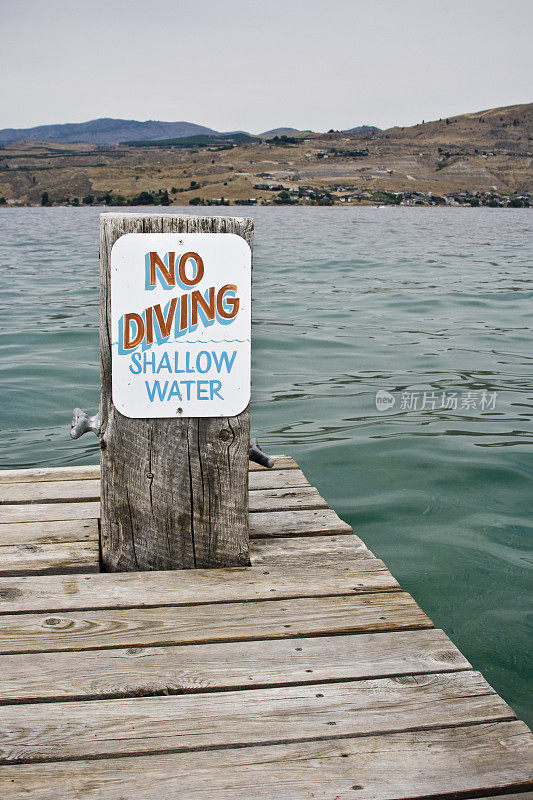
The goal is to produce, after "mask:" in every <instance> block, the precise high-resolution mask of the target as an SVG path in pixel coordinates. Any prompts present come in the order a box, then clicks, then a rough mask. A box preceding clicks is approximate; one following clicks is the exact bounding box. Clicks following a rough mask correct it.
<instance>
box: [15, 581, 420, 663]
mask: <svg viewBox="0 0 533 800" xmlns="http://www.w3.org/2000/svg"><path fill="white" fill-rule="evenodd" d="M431 626H432V623H431V620H430V619H429V618H428V617H427V616H426V614H424V612H423V611H422V610H421V609H420V607H419V606H418V605H417V604H416V603H415V601H414V600H413V598H412V597H411V596H410V595H409V594H407V593H406V592H399V591H398V592H385V593H374V594H365V595H351V596H350V595H349V596H345V595H340V596H337V597H312V598H309V597H303V598H293V599H287V600H257V601H249V602H247V603H221V604H206V605H188V606H162V607H161V606H157V607H155V608H129V609H128V610H127V611H126V612H125V611H124V610H123V609H120V608H119V609H117V608H109V609H107V608H100V609H96V610H89V611H83V610H82V611H66V612H62V613H59V612H57V613H56V612H47V613H46V614H39V613H33V614H10V615H5V616H4V618H3V619H2V626H1V628H0V653H14V652H37V651H40V650H42V651H44V650H73V649H76V650H90V649H100V648H108V647H145V646H147V647H149V646H154V645H161V646H163V645H172V644H176V645H177V644H192V643H211V642H227V641H247V640H256V639H282V638H286V637H289V638H294V637H301V636H320V635H326V634H327V635H332V634H347V633H368V632H377V631H391V630H402V629H406V628H408V629H413V628H428V627H431Z"/></svg>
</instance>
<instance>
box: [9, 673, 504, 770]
mask: <svg viewBox="0 0 533 800" xmlns="http://www.w3.org/2000/svg"><path fill="white" fill-rule="evenodd" d="M515 718H516V717H515V714H514V712H513V711H512V710H511V709H510V708H509V706H508V705H507V704H506V703H505V702H504V701H503V700H502V699H501V698H500V697H498V695H497V694H496V693H495V691H494V690H493V689H492V688H491V687H490V686H489V684H488V683H487V682H486V681H485V680H484V678H483V677H482V676H481V675H480V674H479V672H473V671H470V670H469V671H467V672H459V673H452V674H450V673H445V674H437V675H417V676H415V675H407V676H404V677H401V678H380V679H377V680H362V681H349V682H341V683H322V684H315V685H312V686H289V687H283V688H268V689H255V690H245V691H237V692H236V691H232V692H225V693H207V694H203V695H198V694H192V695H180V696H171V697H144V698H132V699H127V700H101V701H99V702H94V701H84V702H73V703H53V704H51V705H49V706H48V707H47V709H46V714H44V713H43V706H42V704H40V703H38V704H29V705H16V706H13V705H10V706H3V707H0V762H17V761H26V762H28V761H42V760H54V761H55V760H58V761H60V760H63V759H67V758H71V759H74V758H78V759H79V758H95V757H100V756H105V755H110V754H112V755H128V754H134V753H150V752H152V753H156V752H165V751H175V752H176V751H180V750H195V749H199V748H211V747H221V746H225V745H227V744H228V743H229V742H231V744H232V745H233V746H242V745H251V744H261V743H263V744H266V743H268V742H270V743H274V742H280V741H291V740H292V741H294V740H299V741H304V740H306V739H316V738H319V737H320V738H324V739H325V738H338V737H346V736H363V735H372V734H377V733H387V732H392V731H398V730H413V729H428V728H432V727H443V726H447V725H465V724H472V723H479V722H487V721H495V720H510V719H515Z"/></svg>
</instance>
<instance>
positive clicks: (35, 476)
mask: <svg viewBox="0 0 533 800" xmlns="http://www.w3.org/2000/svg"><path fill="white" fill-rule="evenodd" d="M272 458H273V459H274V467H273V468H274V469H300V468H299V466H298V464H297V463H296V461H295V460H294V459H293V458H292V457H291V456H284V455H277V456H272ZM249 469H250V472H264V471H267V469H268V468H267V467H262V466H260V465H259V464H256V463H254V462H253V461H250V463H249ZM99 479H100V465H99V464H90V465H85V466H80V467H77V466H71V467H36V468H33V469H2V470H0V483H28V482H36V481H75V480H99Z"/></svg>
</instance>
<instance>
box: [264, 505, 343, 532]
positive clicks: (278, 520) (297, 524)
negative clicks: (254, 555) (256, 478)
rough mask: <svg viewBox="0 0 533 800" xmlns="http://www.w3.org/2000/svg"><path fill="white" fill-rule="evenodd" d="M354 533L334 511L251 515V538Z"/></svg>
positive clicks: (275, 512) (279, 512)
mask: <svg viewBox="0 0 533 800" xmlns="http://www.w3.org/2000/svg"><path fill="white" fill-rule="evenodd" d="M339 533H352V528H351V527H350V526H349V525H348V524H347V523H346V522H343V520H341V519H340V518H339V517H338V516H337V514H336V513H335V511H333V510H332V509H329V508H328V509H316V510H315V509H314V510H312V511H274V512H264V513H262V512H259V513H257V514H252V515H250V537H264V536H317V535H318V536H320V535H324V534H339Z"/></svg>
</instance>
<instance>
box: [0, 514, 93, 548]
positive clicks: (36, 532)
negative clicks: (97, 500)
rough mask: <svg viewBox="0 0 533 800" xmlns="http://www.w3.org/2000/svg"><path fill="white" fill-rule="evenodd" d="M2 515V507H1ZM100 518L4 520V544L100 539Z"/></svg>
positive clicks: (0, 537)
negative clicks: (34, 520)
mask: <svg viewBox="0 0 533 800" xmlns="http://www.w3.org/2000/svg"><path fill="white" fill-rule="evenodd" d="M0 517H1V509H0ZM98 535H99V533H98V519H67V520H55V521H52V522H4V523H1V524H0V547H1V546H2V545H17V544H18V545H22V544H30V545H41V544H42V545H44V544H55V543H58V544H62V543H65V542H92V541H95V540H96V541H98Z"/></svg>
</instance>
